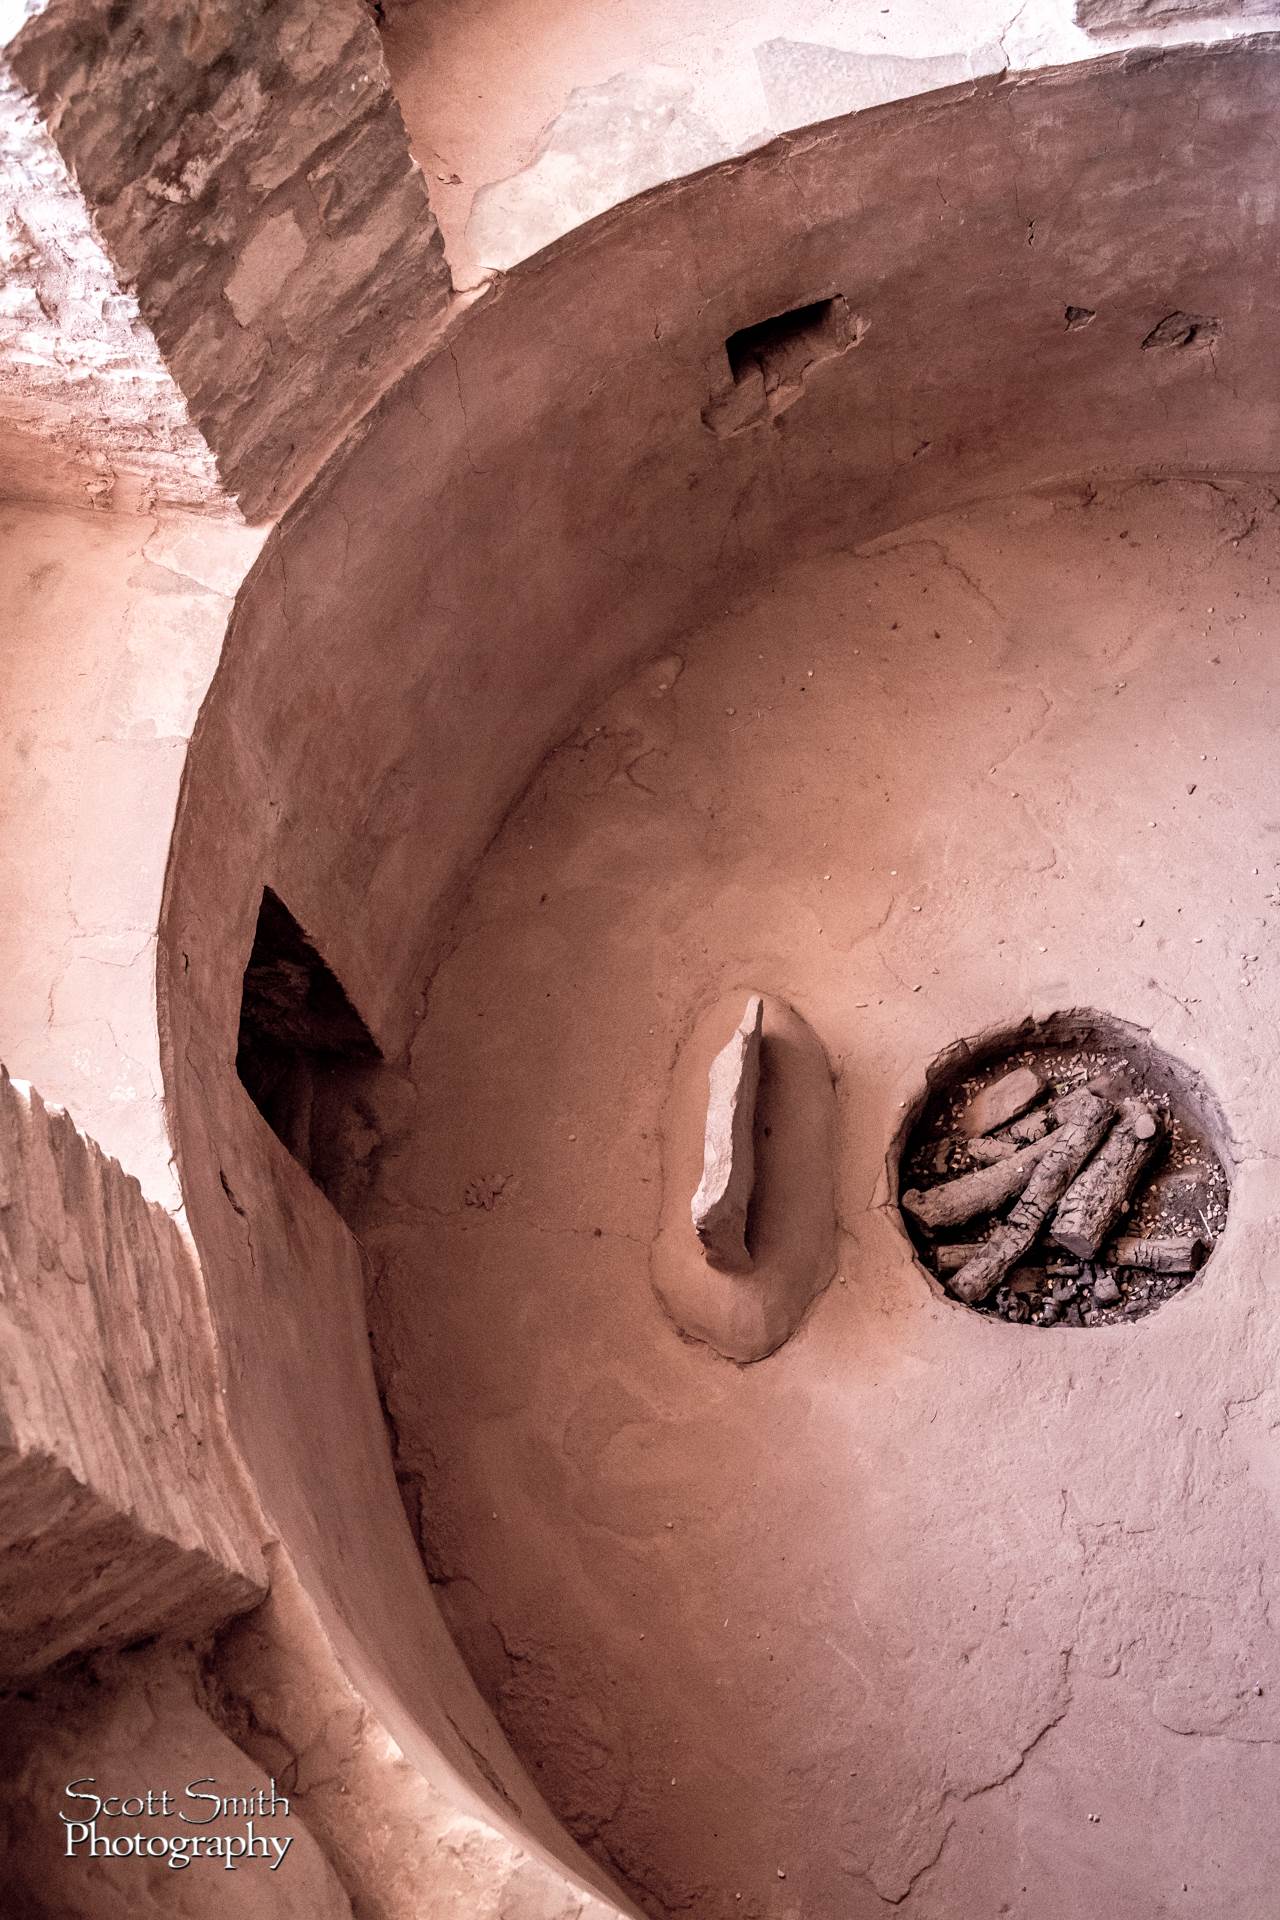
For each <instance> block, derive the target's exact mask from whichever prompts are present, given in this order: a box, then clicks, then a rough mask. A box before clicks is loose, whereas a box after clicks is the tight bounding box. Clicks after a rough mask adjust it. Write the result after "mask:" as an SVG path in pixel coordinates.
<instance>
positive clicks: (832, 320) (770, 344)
mask: <svg viewBox="0 0 1280 1920" xmlns="http://www.w3.org/2000/svg"><path fill="white" fill-rule="evenodd" d="M848 344H849V308H848V304H847V302H846V301H844V300H842V299H841V297H840V296H839V294H837V295H836V296H835V298H834V299H831V300H815V301H813V303H812V304H811V305H810V306H807V307H792V308H791V310H790V312H789V313H776V314H774V315H773V317H772V318H771V319H769V320H758V321H757V322H756V323H755V325H754V326H751V327H741V328H739V330H738V332H737V333H731V334H730V335H729V338H728V339H727V340H726V341H725V343H724V348H725V352H726V353H727V354H728V356H729V371H730V372H731V373H732V375H733V379H734V384H735V386H741V385H742V383H743V381H744V380H750V379H752V378H753V377H754V375H755V373H756V370H757V369H759V371H760V373H761V374H763V376H764V384H765V389H766V391H768V390H770V389H772V388H774V387H779V386H786V385H789V384H790V383H791V382H792V381H797V380H799V378H800V376H801V374H802V373H804V372H805V370H806V369H807V368H809V367H811V366H812V365H813V364H814V362H815V361H817V360H826V359H829V358H830V356H831V355H832V354H836V353H843V352H844V350H845V348H846V347H847V346H848Z"/></svg>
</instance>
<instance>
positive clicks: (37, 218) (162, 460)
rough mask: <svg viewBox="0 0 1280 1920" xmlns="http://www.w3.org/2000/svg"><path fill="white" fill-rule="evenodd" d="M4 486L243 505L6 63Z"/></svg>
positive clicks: (1, 119)
mask: <svg viewBox="0 0 1280 1920" xmlns="http://www.w3.org/2000/svg"><path fill="white" fill-rule="evenodd" d="M0 494H3V495H4V497H6V498H9V499H14V498H23V499H36V500H58V501H60V502H66V503H68V504H70V505H74V506H79V507H85V506H93V507H108V506H120V505H130V506H140V507H143V508H147V507H150V506H151V505H153V504H155V503H156V502H157V501H163V502H169V503H177V504H180V505H182V506H186V507H195V508H200V509H206V508H210V507H212V508H214V509H215V510H221V511H224V512H226V511H229V510H230V503H229V502H228V501H227V500H226V499H225V497H224V496H223V494H222V489H221V487H220V486H219V483H218V476H217V471H216V469H215V467H214V463H213V457H212V455H211V454H210V452H209V449H208V447H207V446H206V445H205V443H204V441H203V440H202V439H201V437H200V434H199V433H198V432H197V431H196V429H195V428H194V427H193V426H192V424H191V421H190V419H189V417H188V415H187V409H186V406H185V404H184V402H183V398H182V395H181V393H180V392H179V391H178V388H177V385H176V383H175V382H174V379H173V376H172V374H171V373H170V372H169V370H168V368H167V367H166V366H165V364H164V361H163V360H162V359H161V357H160V352H159V349H158V348H157V346H156V343H155V340H154V339H153V337H152V335H151V334H150V332H149V331H148V330H147V328H146V327H145V326H144V325H143V323H142V320H141V318H140V316H139V313H138V303H137V301H136V300H135V299H134V298H133V297H132V295H130V294H127V293H125V292H123V291H122V289H121V287H120V285H119V282H118V281H117V279H116V277H115V274H114V272H113V271H112V267H111V263H110V261H109V260H108V259H107V256H106V254H105V253H104V252H103V250H102V243H101V241H100V240H99V239H98V237H97V235H96V234H95V233H94V231H93V226H92V223H91V221H90V219H89V215H88V213H87V211H86V208H85V204H84V201H83V200H82V199H81V198H80V195H79V194H78V193H77V192H76V189H75V186H74V184H73V183H72V181H71V180H70V178H69V177H68V175H67V170H66V167H65V165H64V164H63V161H62V157H61V155H60V154H59V153H58V150H57V148H56V147H55V146H54V144H53V142H52V140H51V139H50V138H49V135H48V132H47V130H46V129H45V126H44V124H43V122H42V121H41V119H40V116H39V114H38V113H37V111H36V108H35V106H34V104H33V102H32V101H31V100H30V99H29V98H28V96H27V95H26V94H25V93H24V91H23V90H22V88H21V87H19V86H18V85H17V83H16V82H15V80H14V79H13V76H12V74H9V73H7V72H6V71H5V70H4V68H3V64H2V63H0Z"/></svg>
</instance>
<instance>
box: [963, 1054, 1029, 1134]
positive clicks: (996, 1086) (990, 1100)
mask: <svg viewBox="0 0 1280 1920" xmlns="http://www.w3.org/2000/svg"><path fill="white" fill-rule="evenodd" d="M1043 1092H1044V1081H1043V1079H1042V1078H1041V1076H1040V1075H1039V1074H1038V1073H1037V1072H1036V1070H1035V1068H1034V1067H1015V1068H1014V1069H1013V1072H1012V1073H1005V1074H1002V1075H1001V1076H1000V1078H999V1079H998V1080H995V1081H993V1082H992V1084H991V1085H990V1086H989V1087H983V1089H982V1091H981V1092H980V1093H977V1094H975V1095H974V1097H973V1099H972V1100H971V1101H970V1102H969V1105H968V1106H967V1107H966V1108H965V1111H964V1113H963V1114H962V1115H961V1117H960V1131H961V1132H962V1133H964V1134H967V1135H968V1136H969V1138H970V1139H976V1138H977V1137H978V1136H979V1135H981V1134H984V1133H994V1132H995V1130H996V1128H997V1127H1004V1126H1007V1125H1008V1123H1009V1122H1010V1120H1016V1119H1017V1117H1018V1115H1019V1114H1020V1113H1025V1112H1026V1110H1027V1108H1028V1107H1030V1106H1034V1104H1035V1102H1036V1101H1037V1100H1038V1099H1039V1098H1040V1095H1041V1094H1042V1093H1043Z"/></svg>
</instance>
